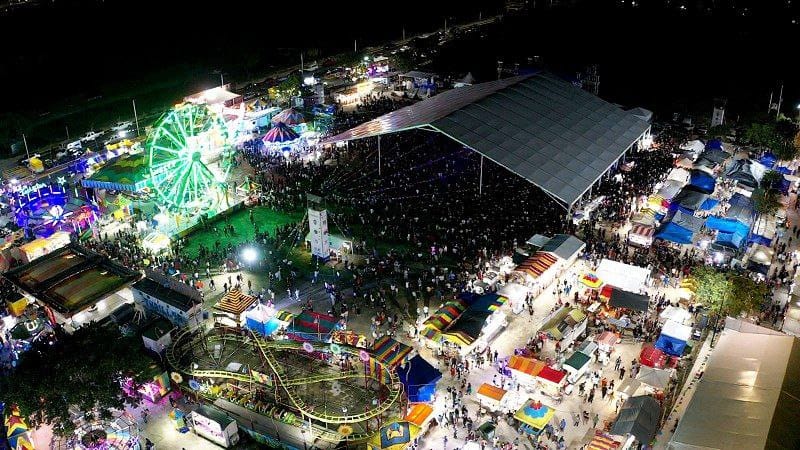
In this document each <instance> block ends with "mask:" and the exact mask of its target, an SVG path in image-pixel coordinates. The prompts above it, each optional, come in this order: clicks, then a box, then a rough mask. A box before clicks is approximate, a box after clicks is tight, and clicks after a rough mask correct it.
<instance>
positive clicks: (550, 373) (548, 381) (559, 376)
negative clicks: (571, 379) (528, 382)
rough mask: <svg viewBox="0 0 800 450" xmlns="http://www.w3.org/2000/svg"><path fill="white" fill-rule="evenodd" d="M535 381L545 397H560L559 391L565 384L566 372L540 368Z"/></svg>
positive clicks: (547, 367) (545, 367)
mask: <svg viewBox="0 0 800 450" xmlns="http://www.w3.org/2000/svg"><path fill="white" fill-rule="evenodd" d="M536 381H538V383H539V387H540V388H541V389H542V390H543V391H545V392H546V393H547V395H550V396H555V395H560V394H561V390H562V389H563V388H564V386H565V385H566V384H567V372H565V371H563V370H557V369H554V368H552V367H550V366H544V367H542V370H541V371H539V375H537V376H536Z"/></svg>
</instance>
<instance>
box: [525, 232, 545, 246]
mask: <svg viewBox="0 0 800 450" xmlns="http://www.w3.org/2000/svg"><path fill="white" fill-rule="evenodd" d="M549 241H550V238H549V237H547V236H544V235H541V234H534V235H533V236H531V237H530V239H528V240H527V241H526V244H530V245H533V246H534V247H541V246H543V245H544V244H547V243H548V242H549Z"/></svg>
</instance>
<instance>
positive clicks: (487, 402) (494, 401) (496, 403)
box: [476, 383, 508, 411]
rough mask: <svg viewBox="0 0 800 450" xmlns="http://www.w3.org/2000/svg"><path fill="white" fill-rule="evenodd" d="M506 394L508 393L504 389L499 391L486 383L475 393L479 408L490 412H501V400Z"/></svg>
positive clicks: (502, 403)
mask: <svg viewBox="0 0 800 450" xmlns="http://www.w3.org/2000/svg"><path fill="white" fill-rule="evenodd" d="M506 394H508V391H506V390H505V389H501V388H499V387H497V386H493V385H491V384H488V383H483V384H481V385H480V387H479V388H478V390H477V391H476V395H477V397H478V402H479V403H480V405H481V407H485V408H487V409H488V410H490V411H501V410H503V409H504V408H503V406H504V402H503V400H504V399H505V397H506Z"/></svg>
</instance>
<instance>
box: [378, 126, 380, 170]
mask: <svg viewBox="0 0 800 450" xmlns="http://www.w3.org/2000/svg"><path fill="white" fill-rule="evenodd" d="M378 176H381V135H380V134H379V135H378Z"/></svg>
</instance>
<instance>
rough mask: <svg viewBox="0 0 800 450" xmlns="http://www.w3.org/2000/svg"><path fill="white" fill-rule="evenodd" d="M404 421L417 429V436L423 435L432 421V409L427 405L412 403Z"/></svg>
mask: <svg viewBox="0 0 800 450" xmlns="http://www.w3.org/2000/svg"><path fill="white" fill-rule="evenodd" d="M405 420H406V421H408V422H409V423H410V424H412V425H415V426H417V427H419V434H425V432H426V431H428V426H429V425H430V423H431V421H432V420H433V407H432V406H431V405H429V404H427V403H413V404H412V405H411V407H410V409H409V410H408V414H406V417H405Z"/></svg>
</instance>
